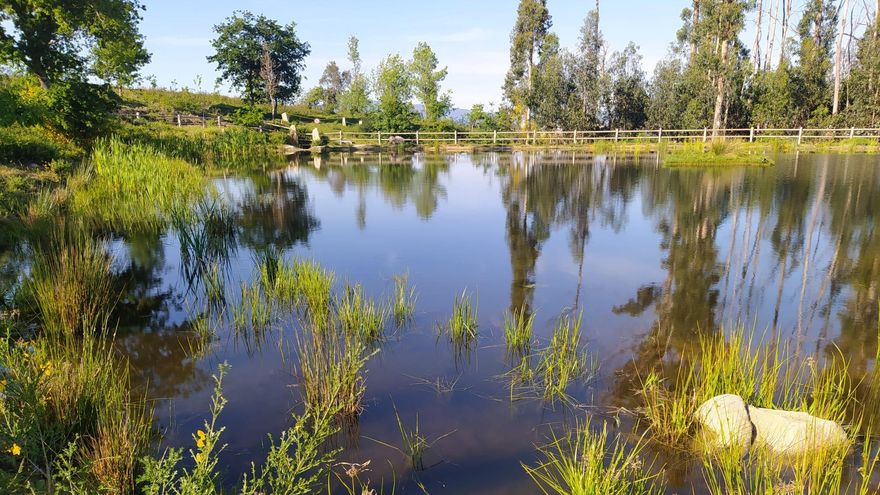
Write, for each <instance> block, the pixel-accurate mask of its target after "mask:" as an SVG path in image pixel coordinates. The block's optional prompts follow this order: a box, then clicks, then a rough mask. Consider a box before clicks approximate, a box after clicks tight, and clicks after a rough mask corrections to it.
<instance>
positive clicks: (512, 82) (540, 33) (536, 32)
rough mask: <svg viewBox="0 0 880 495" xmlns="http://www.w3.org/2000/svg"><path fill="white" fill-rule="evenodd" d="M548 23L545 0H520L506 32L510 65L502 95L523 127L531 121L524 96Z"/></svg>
mask: <svg viewBox="0 0 880 495" xmlns="http://www.w3.org/2000/svg"><path fill="white" fill-rule="evenodd" d="M551 25H552V20H551V18H550V12H549V11H548V10H547V0H520V2H519V7H518V8H517V16H516V23H515V24H514V26H513V31H512V32H511V34H510V69H509V70H508V72H507V77H506V78H505V80H504V95H505V97H506V98H507V100H508V101H510V102H511V103H512V104H513V106H514V108H515V109H516V111H517V112H518V113H520V114H521V115H522V125H523V127H528V126H529V125H530V124H531V114H532V109H531V108H530V107H529V105H528V103H527V100H528V99H529V95H530V94H531V93H532V90H533V85H534V72H535V57H536V56H537V55H538V54H539V53H540V51H541V48H542V47H543V45H544V42H545V40H546V38H547V35H548V33H549V32H550V26H551Z"/></svg>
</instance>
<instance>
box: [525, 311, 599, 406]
mask: <svg viewBox="0 0 880 495" xmlns="http://www.w3.org/2000/svg"><path fill="white" fill-rule="evenodd" d="M580 345H581V315H578V317H577V318H576V319H572V318H571V317H570V316H563V317H561V318H559V320H557V322H556V327H555V328H554V330H553V336H552V337H551V338H550V345H549V346H548V347H547V348H546V349H544V350H542V351H541V360H540V363H539V364H538V372H539V374H540V376H541V379H542V383H541V387H542V389H543V391H544V398H545V399H548V400H553V399H559V398H566V397H568V394H567V392H566V390H567V389H568V386H569V385H570V384H571V383H572V382H574V381H575V380H578V379H580V378H583V377H584V376H586V375H587V374H588V372H589V371H590V365H589V364H590V363H589V359H588V357H587V355H586V353H585V352H584V351H583V350H582V349H581V348H580Z"/></svg>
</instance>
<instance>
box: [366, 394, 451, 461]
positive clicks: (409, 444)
mask: <svg viewBox="0 0 880 495" xmlns="http://www.w3.org/2000/svg"><path fill="white" fill-rule="evenodd" d="M394 417H395V419H396V420H397V429H398V431H399V432H400V442H401V446H400V447H397V446H395V445H392V444H390V443H386V442H383V441H381V440H377V439H375V438H371V437H367V438H369V439H370V440H372V441H374V442H376V443H378V444H380V445H384V446H386V447H389V448H392V449H394V450H396V451H398V452H400V453H401V454H403V455H404V457H406V459H407V461H408V464H409V467H410V468H411V469H412V470H413V471H417V472H418V471H424V470H425V469H428V468H429V467H431V466H426V465H425V454H426V453H427V452H428V450H430V449H431V448H432V447H434V445H436V444H437V442H439V441H441V440H443V439H444V438H446V437H449V436H450V435H453V434H454V433H455V432H456V431H457V430H452V431H449V432H446V433H444V434H442V435H440V436H438V437H437V438H435V439H433V440H428V438H427V437H425V436H424V435H422V432H421V430H420V428H419V415H418V414H416V418H415V423H414V425H413V427H412V428H408V427H407V426H406V425H405V424H404V422H403V420H402V419H401V418H400V413H399V412H398V411H397V406H394Z"/></svg>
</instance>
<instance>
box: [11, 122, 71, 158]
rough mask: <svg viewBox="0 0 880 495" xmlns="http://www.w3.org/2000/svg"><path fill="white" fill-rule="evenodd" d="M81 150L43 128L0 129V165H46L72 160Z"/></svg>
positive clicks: (19, 127)
mask: <svg viewBox="0 0 880 495" xmlns="http://www.w3.org/2000/svg"><path fill="white" fill-rule="evenodd" d="M80 154H81V150H80V149H79V148H77V147H76V146H75V145H73V144H72V143H70V142H68V141H67V140H65V139H64V138H61V137H60V136H56V135H53V134H52V133H50V132H48V131H47V130H46V129H44V128H42V127H23V126H20V125H13V126H10V127H0V164H10V165H12V164H19V165H21V164H32V163H35V164H40V165H42V164H45V163H49V162H51V161H53V160H71V159H74V158H77V157H79V156H80Z"/></svg>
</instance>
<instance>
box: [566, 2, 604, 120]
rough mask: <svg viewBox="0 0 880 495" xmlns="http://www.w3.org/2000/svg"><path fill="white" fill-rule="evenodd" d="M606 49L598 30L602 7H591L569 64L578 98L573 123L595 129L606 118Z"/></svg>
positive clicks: (575, 93)
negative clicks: (604, 108)
mask: <svg viewBox="0 0 880 495" xmlns="http://www.w3.org/2000/svg"><path fill="white" fill-rule="evenodd" d="M604 50H605V42H604V41H603V39H602V32H601V31H600V30H599V11H598V10H591V11H589V12H588V13H587V17H586V18H585V19H584V24H583V26H581V34H580V38H579V42H578V49H577V51H576V52H575V54H574V56H573V57H572V61H571V64H570V65H571V73H572V76H573V84H574V88H575V92H574V97H575V99H576V104H575V105H573V107H574V108H573V109H572V111H573V112H574V115H573V121H572V122H571V125H572V126H573V127H578V128H581V129H595V128H597V127H601V126H602V124H603V123H604V121H605V119H604V118H603V116H602V107H603V106H604V101H603V100H604V99H605V95H606V93H607V87H606V86H607V79H606V74H605V73H604V66H605V54H604Z"/></svg>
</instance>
